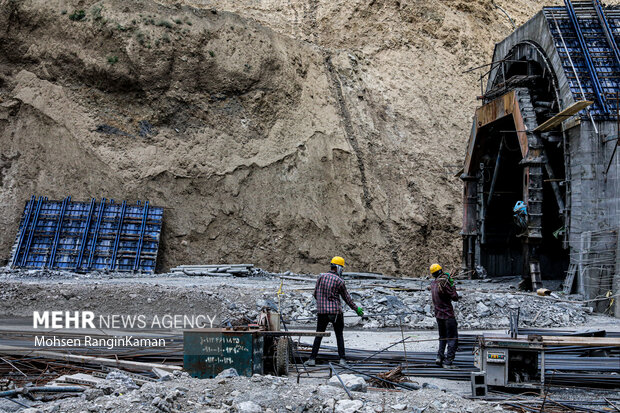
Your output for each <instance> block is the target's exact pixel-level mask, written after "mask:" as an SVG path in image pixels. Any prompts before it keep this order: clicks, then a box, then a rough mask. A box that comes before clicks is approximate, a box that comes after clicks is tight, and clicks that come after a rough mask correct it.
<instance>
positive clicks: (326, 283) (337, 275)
mask: <svg viewBox="0 0 620 413" xmlns="http://www.w3.org/2000/svg"><path fill="white" fill-rule="evenodd" d="M343 269H344V258H342V257H334V258H332V262H331V270H330V271H329V272H328V273H324V274H321V275H320V276H319V279H318V280H317V281H316V286H315V287H314V298H316V309H317V321H316V331H318V332H324V331H325V330H326V329H327V325H328V324H329V323H332V325H333V326H334V333H335V334H336V342H337V343H338V356H339V357H340V364H341V365H346V359H345V355H344V336H343V334H342V333H343V331H344V317H343V315H342V304H341V303H340V297H342V298H343V299H344V301H345V302H346V303H347V305H348V306H349V307H351V308H352V309H353V311H355V312H356V313H357V315H359V316H360V317H361V316H363V315H364V311H362V307H357V306H356V305H355V303H354V302H353V300H352V299H351V296H350V295H349V292H348V291H347V287H346V286H345V285H344V280H343V279H342V271H343ZM322 339H323V337H315V339H314V344H313V345H312V354H311V355H310V359H309V360H308V361H306V363H305V364H306V365H307V366H314V365H315V364H316V362H315V360H316V356H317V355H318V354H319V347H321V340H322Z"/></svg>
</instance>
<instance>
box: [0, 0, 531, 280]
mask: <svg viewBox="0 0 620 413" xmlns="http://www.w3.org/2000/svg"><path fill="white" fill-rule="evenodd" d="M184 3H185V4H178V3H174V4H173V3H172V2H167V1H166V2H159V3H158V2H153V1H146V0H141V1H131V2H127V1H120V0H104V1H98V2H95V1H87V0H80V1H61V0H55V1H42V0H24V1H15V0H0V100H1V101H0V143H1V146H2V152H1V155H0V185H1V187H2V190H1V192H0V225H1V228H2V229H3V231H2V233H1V234H0V254H1V256H2V257H3V258H8V255H9V253H10V248H11V245H12V243H13V241H14V237H15V233H16V230H17V225H18V220H19V216H20V214H21V212H22V209H23V204H24V201H25V200H26V199H27V198H29V197H30V195H32V194H39V195H46V196H49V197H51V198H62V197H64V196H66V195H72V197H73V199H74V200H87V199H90V198H91V197H97V198H101V197H106V198H115V199H128V200H137V199H148V200H150V201H151V202H152V203H153V204H155V205H159V206H164V207H165V208H166V210H165V225H164V230H163V234H162V235H163V239H162V248H161V250H160V251H161V253H160V258H161V260H160V268H161V269H165V268H168V267H169V266H174V265H178V264H183V263H206V262H241V261H243V262H252V263H254V264H255V265H257V266H261V267H264V268H269V269H270V270H278V269H292V270H294V271H319V270H321V269H323V268H325V264H326V262H328V259H329V257H331V256H332V255H335V254H339V255H343V256H345V257H346V258H347V260H348V262H349V263H350V266H349V268H350V269H353V270H367V271H381V272H387V273H397V274H404V275H415V274H419V273H420V272H422V271H426V268H427V265H428V263H429V262H430V261H441V262H443V263H446V265H447V266H448V267H450V266H452V265H454V266H456V265H458V262H459V245H460V236H459V234H458V233H459V228H460V214H461V185H460V182H459V180H458V179H457V178H455V177H454V176H453V175H454V173H456V172H457V171H458V169H459V166H460V163H461V159H462V155H463V154H462V150H463V147H464V143H465V142H466V139H467V136H468V131H469V129H470V127H471V125H470V118H471V114H472V113H473V109H474V108H475V106H476V100H475V96H476V95H477V94H479V91H480V83H479V82H478V75H479V74H476V73H473V72H471V73H463V71H465V70H466V69H468V68H470V67H473V66H477V65H480V64H484V63H487V62H488V61H489V59H490V56H491V53H492V46H493V42H494V41H498V40H500V39H502V38H503V37H505V36H506V35H507V34H509V33H510V31H511V25H510V23H509V21H508V20H507V18H506V17H505V16H504V15H503V14H502V13H501V11H499V10H498V9H496V8H495V7H494V6H493V3H492V2H491V1H486V0H476V1H457V0H450V1H442V2H436V1H431V0H416V1H408V2H406V1H368V2H363V1H357V0H355V1H323V0H304V1H283V0H281V1H277V0H272V1H268V0H263V1H255V0H252V1H249V0H248V1H228V0H215V1H206V0H205V1H201V2H196V1H185V2H184ZM497 3H501V4H500V5H501V6H502V7H504V8H505V9H506V10H507V11H508V13H509V14H510V15H511V16H512V17H513V18H515V19H516V20H517V21H518V22H519V21H520V22H523V21H525V20H526V19H527V18H528V17H530V16H531V15H533V14H534V13H535V12H536V11H537V10H538V8H539V7H540V5H538V4H537V2H535V1H530V0H523V1H520V2H518V4H513V2H508V1H502V2H497Z"/></svg>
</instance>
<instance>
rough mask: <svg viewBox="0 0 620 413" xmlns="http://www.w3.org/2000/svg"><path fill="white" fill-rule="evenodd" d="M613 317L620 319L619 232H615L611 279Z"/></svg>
mask: <svg viewBox="0 0 620 413" xmlns="http://www.w3.org/2000/svg"><path fill="white" fill-rule="evenodd" d="M612 291H613V294H614V295H615V297H614V303H615V304H614V315H615V316H616V317H618V318H620V230H618V231H617V232H616V271H615V274H614V278H613V289H612Z"/></svg>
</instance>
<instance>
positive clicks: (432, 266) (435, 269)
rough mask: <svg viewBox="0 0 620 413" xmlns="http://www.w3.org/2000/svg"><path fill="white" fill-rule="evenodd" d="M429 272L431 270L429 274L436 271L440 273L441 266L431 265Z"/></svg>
mask: <svg viewBox="0 0 620 413" xmlns="http://www.w3.org/2000/svg"><path fill="white" fill-rule="evenodd" d="M430 270H431V274H435V273H436V272H437V271H441V270H442V268H441V265H439V264H433V265H431V268H430Z"/></svg>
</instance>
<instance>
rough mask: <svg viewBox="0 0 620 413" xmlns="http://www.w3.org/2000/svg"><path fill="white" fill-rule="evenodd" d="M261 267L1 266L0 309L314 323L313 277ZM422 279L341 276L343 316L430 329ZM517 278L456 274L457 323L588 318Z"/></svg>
mask: <svg viewBox="0 0 620 413" xmlns="http://www.w3.org/2000/svg"><path fill="white" fill-rule="evenodd" d="M260 271H262V272H263V275H262V276H256V277H251V278H248V277H232V278H231V276H223V277H215V276H204V277H201V276H186V275H179V273H176V274H175V273H167V274H157V275H145V274H129V273H107V274H106V273H89V274H78V273H72V272H60V271H49V270H41V271H34V270H10V269H1V270H0V282H2V283H3V288H2V289H0V314H4V315H10V316H26V317H27V316H31V315H32V311H33V310H38V307H37V302H39V301H40V300H45V301H46V302H47V303H48V304H49V305H50V307H54V306H56V307H62V308H66V309H67V310H79V309H84V308H87V309H92V310H97V311H98V312H99V313H102V314H108V313H114V312H117V311H118V309H119V308H123V309H124V311H125V312H126V313H128V314H131V313H136V312H141V311H145V310H148V309H149V308H153V309H155V308H156V309H157V310H158V311H164V312H166V313H175V312H176V313H179V314H180V313H184V312H187V311H188V308H189V309H191V311H192V312H196V313H208V314H216V315H217V324H216V325H215V326H219V325H228V324H229V323H230V324H233V325H236V324H239V323H241V324H247V323H248V322H255V320H256V317H257V316H258V314H259V312H260V310H261V308H263V307H271V308H273V309H276V310H278V309H279V310H280V312H281V313H282V316H283V318H284V320H285V321H286V322H287V324H290V325H292V326H303V327H310V326H312V325H314V323H315V322H316V315H315V312H316V305H315V300H314V297H313V296H312V293H313V289H314V283H315V281H314V280H315V278H313V277H312V276H309V275H299V274H290V273H283V274H275V273H268V272H266V271H263V270H260ZM265 274H266V275H265ZM280 276H283V278H284V279H283V280H281V279H280ZM84 281H88V282H84ZM121 283H122V285H124V286H126V287H127V291H128V294H126V295H118V296H116V301H115V302H114V303H111V302H109V301H108V300H105V297H106V294H115V292H116V291H117V288H118V285H121ZM281 283H282V284H281ZM429 283H430V280H424V279H414V280H413V279H408V280H403V279H389V280H359V279H350V280H347V288H348V290H349V292H350V294H351V296H352V298H353V300H354V301H355V302H356V303H357V304H359V305H361V306H362V308H364V312H365V314H366V316H365V317H364V318H360V317H358V316H357V315H356V313H355V312H353V311H352V310H350V309H349V308H348V307H347V306H346V305H345V306H344V310H345V311H346V312H345V323H346V325H347V326H348V327H358V328H364V329H374V328H382V327H391V328H399V327H400V326H401V325H402V326H403V327H404V328H406V329H434V328H435V318H434V314H433V307H432V302H431V297H430V293H429V291H428V290H427V289H426V288H427V286H428V285H429ZM517 283H518V278H515V280H513V281H511V282H510V283H507V282H503V283H502V287H501V289H500V288H499V287H498V284H497V283H494V282H480V281H475V280H459V281H458V282H457V290H458V291H459V294H460V296H461V300H459V301H458V302H457V303H455V305H454V306H455V311H456V315H457V320H458V322H459V326H460V328H461V329H498V328H500V329H502V328H507V327H509V325H510V314H511V312H515V311H517V310H518V311H519V313H520V321H519V325H520V326H521V327H538V328H544V327H554V328H559V327H568V326H580V325H584V324H587V323H588V322H589V321H590V320H591V319H592V318H591V317H592V315H591V313H592V308H591V307H589V306H587V305H584V304H581V303H580V302H579V300H580V299H582V297H580V296H577V295H572V296H565V295H560V297H561V299H557V298H554V297H549V296H545V297H541V296H537V295H535V294H533V293H524V292H519V291H517V289H516V284H517ZM278 292H280V293H278ZM569 301H572V302H569Z"/></svg>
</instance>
